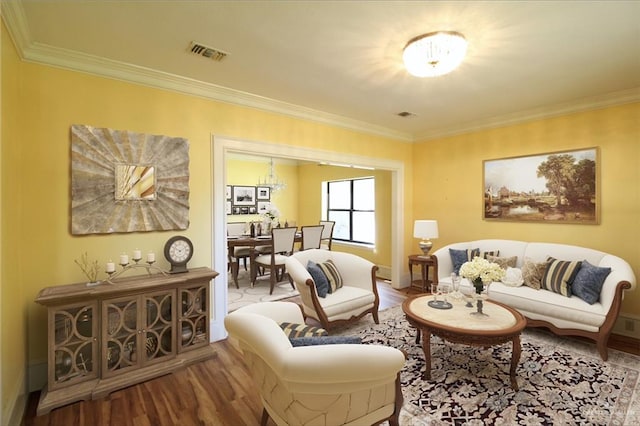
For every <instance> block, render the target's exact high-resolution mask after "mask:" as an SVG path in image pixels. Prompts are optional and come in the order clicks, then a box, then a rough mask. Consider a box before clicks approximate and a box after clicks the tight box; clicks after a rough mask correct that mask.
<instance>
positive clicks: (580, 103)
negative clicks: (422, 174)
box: [414, 87, 640, 142]
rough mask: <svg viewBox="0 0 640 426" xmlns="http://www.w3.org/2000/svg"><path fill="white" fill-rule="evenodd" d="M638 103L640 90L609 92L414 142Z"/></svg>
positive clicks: (443, 130)
mask: <svg viewBox="0 0 640 426" xmlns="http://www.w3.org/2000/svg"><path fill="white" fill-rule="evenodd" d="M634 102H640V87H635V88H632V89H628V90H621V91H618V92H612V93H607V94H604V95H597V96H591V97H587V98H580V99H576V100H574V101H570V102H564V103H560V104H556V105H545V106H543V107H539V108H534V109H530V110H526V111H519V112H514V113H512V114H506V115H501V116H496V117H491V118H488V119H482V120H476V121H471V122H468V123H466V124H465V125H462V126H460V125H456V126H450V127H443V128H440V129H434V130H433V131H429V132H423V133H420V134H417V135H415V138H414V141H415V142H426V141H429V140H432V139H438V138H443V137H449V136H455V135H461V134H464V133H471V132H477V131H480V130H488V129H494V128H497V127H506V126H512V125H515V124H520V123H525V122H529V121H537V120H543V119H546V118H552V117H559V116H562V115H569V114H574V113H578V112H584V111H590V110H595V109H602V108H607V107H611V106H615V105H623V104H629V103H634Z"/></svg>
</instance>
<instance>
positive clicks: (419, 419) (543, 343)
mask: <svg viewBox="0 0 640 426" xmlns="http://www.w3.org/2000/svg"><path fill="white" fill-rule="evenodd" d="M379 318H380V324H379V325H376V324H375V323H374V322H373V318H372V317H371V315H367V316H366V317H364V318H363V319H362V320H360V321H358V322H357V323H355V324H351V325H347V326H343V327H339V328H337V329H335V330H333V332H332V334H339V335H348V334H360V335H362V336H363V342H365V343H367V340H368V339H367V334H371V335H374V336H375V335H376V333H377V334H382V336H384V333H381V330H384V329H386V328H391V327H392V326H390V325H388V323H389V322H402V323H403V324H402V326H403V327H405V326H406V327H407V328H408V329H410V330H411V331H413V330H415V329H413V328H412V327H411V326H409V325H408V323H406V320H404V313H403V312H402V307H401V306H394V307H391V308H389V309H386V310H384V311H380V312H379ZM404 334H406V333H404ZM396 337H397V340H396ZM521 337H522V338H521V341H522V355H521V358H520V363H519V364H518V370H517V377H518V383H519V384H520V390H519V391H513V390H512V389H511V387H510V386H509V382H508V363H507V364H506V365H504V366H503V369H504V370H505V371H504V374H503V377H502V379H504V380H503V383H504V386H500V385H498V386H497V387H496V388H495V389H491V390H490V391H485V392H483V393H481V394H482V395H483V396H484V397H485V400H483V401H482V402H478V401H476V402H475V404H476V405H479V404H480V403H487V402H491V403H494V404H500V403H504V401H505V400H507V399H509V398H513V401H515V403H512V404H511V405H510V406H508V407H504V410H503V411H502V412H501V413H500V416H499V417H497V418H485V419H484V420H483V419H482V418H478V417H473V416H470V415H468V413H461V412H460V410H459V407H458V411H456V413H455V414H456V415H453V414H452V412H447V413H445V411H446V410H445V408H442V409H441V410H439V409H431V410H428V409H427V411H425V409H423V408H420V407H419V406H417V405H415V404H414V403H412V402H411V401H410V398H408V396H407V392H408V389H410V388H411V386H413V383H408V382H409V381H414V382H415V381H418V380H422V379H421V378H420V379H416V377H414V376H415V374H416V372H415V371H413V372H412V371H409V370H411V369H414V370H415V369H416V368H419V369H420V370H419V371H422V370H423V368H424V355H423V354H422V349H421V347H420V346H419V345H415V332H412V333H411V334H410V335H409V336H406V335H405V336H393V338H392V339H387V338H386V337H384V338H385V339H387V340H386V342H384V343H386V344H389V341H390V340H392V341H391V346H395V347H398V346H403V345H406V344H407V343H411V344H410V345H409V346H408V347H406V348H404V349H405V350H408V352H409V354H410V357H409V359H408V360H407V364H406V365H405V368H404V369H403V372H402V382H403V393H404V396H405V403H404V406H403V409H402V412H401V415H400V424H401V425H403V426H404V425H411V426H422V425H445V424H456V425H469V426H475V425H485V424H500V425H510V424H523V425H528V424H532V425H546V424H593V425H600V424H602V425H621V426H626V425H637V424H640V395H639V392H638V387H639V382H638V381H639V379H640V357H639V356H636V355H632V354H629V353H626V352H621V351H617V350H614V349H609V359H608V360H607V361H606V362H605V361H602V360H601V359H600V356H599V354H598V352H597V350H596V347H595V345H594V344H592V343H589V342H587V341H582V340H578V339H574V338H569V337H564V336H556V335H554V334H552V333H551V332H549V331H547V330H544V329H529V328H527V329H525V330H524V332H523V333H522V336H521ZM376 338H378V339H382V337H380V336H378V337H376ZM403 339H404V340H403ZM432 339H435V340H433V342H432V345H433V346H432V355H433V357H434V358H433V359H434V370H433V379H432V380H431V381H429V382H428V383H429V385H428V386H427V388H429V387H432V388H433V389H431V390H430V391H429V392H430V393H429V398H428V401H427V404H426V405H429V404H431V403H432V401H433V400H434V398H435V399H437V398H439V397H443V398H449V399H450V398H451V395H449V394H448V389H449V388H450V387H452V386H456V385H460V389H463V390H464V389H467V388H473V383H471V384H464V383H463V384H460V383H456V382H455V381H454V382H445V383H438V382H437V380H438V379H443V378H446V376H447V374H450V375H452V376H454V377H455V378H458V379H460V380H461V381H464V376H465V375H466V376H468V375H469V371H468V370H467V369H464V368H461V369H459V370H460V371H459V372H457V375H456V374H451V372H449V371H446V373H447V374H445V375H444V376H442V375H441V376H438V375H437V371H436V368H435V363H436V356H437V352H438V350H440V349H436V348H435V347H436V346H438V345H439V347H447V346H452V347H454V348H455V349H447V350H451V351H452V352H453V355H451V356H452V357H455V356H464V353H461V354H459V353H457V352H459V351H462V352H464V350H470V351H471V350H473V351H478V350H482V349H481V348H477V347H476V348H470V347H467V346H465V345H455V344H452V343H444V342H443V341H442V340H441V339H439V338H437V337H432ZM370 343H382V342H373V341H371V342H370ZM502 346H505V345H502ZM507 346H508V345H507ZM496 348H497V349H496V350H498V351H499V350H500V348H501V347H500V346H497V347H496ZM510 351H511V348H510V347H509V348H508V352H509V353H510ZM487 352H488V351H487ZM555 353H559V354H560V356H557V357H558V358H559V361H563V362H566V361H565V360H566V359H570V360H571V361H575V362H576V363H577V364H579V365H580V368H581V370H580V371H579V372H577V373H576V374H578V373H579V374H581V375H584V376H581V378H583V383H591V382H590V381H588V380H587V377H588V376H589V371H590V370H591V371H593V370H597V369H606V370H612V371H613V372H620V373H621V375H624V381H623V382H622V384H621V385H620V390H619V392H618V396H617V399H615V401H610V400H604V401H602V400H598V401H593V403H592V405H591V406H589V407H578V406H576V407H573V409H574V410H577V411H578V412H579V413H580V414H581V415H582V416H584V417H585V418H586V419H588V420H587V421H586V422H582V423H576V422H575V421H574V419H573V418H572V417H571V415H570V414H563V412H562V411H561V407H562V406H561V405H558V407H559V408H558V414H557V415H555V416H554V418H553V421H552V422H551V423H549V422H546V421H544V419H541V418H539V417H536V416H529V417H527V416H526V415H522V414H518V404H520V403H522V404H526V403H527V401H526V399H527V398H528V393H529V392H531V390H530V389H527V385H528V384H529V382H524V380H525V379H526V380H530V381H531V382H532V383H533V382H534V381H535V380H536V377H537V376H536V375H535V374H534V373H533V372H532V371H530V370H529V369H530V368H534V367H535V356H538V357H539V356H553V355H554V354H555ZM476 355H477V354H476ZM530 357H531V358H532V361H531V363H530V364H531V365H528V364H527V363H528V361H529V358H530ZM479 358H481V357H479ZM467 359H468V358H467ZM447 362H449V361H447ZM480 362H482V360H480V361H479V363H480ZM545 362H546V359H545ZM550 365H553V364H552V363H551V361H550ZM417 366H419V367H417ZM589 366H592V367H589ZM549 368H552V367H549ZM538 374H539V373H538ZM525 376H526V377H525ZM614 378H615V377H614ZM449 380H451V379H449ZM595 380H596V378H592V381H595ZM462 385H464V387H463V386H462ZM594 386H595V385H594ZM602 386H605V387H606V386H611V387H613V385H612V384H603V385H602ZM413 387H415V386H413ZM578 389H579V386H576V389H575V390H574V391H575V392H578V391H579V390H578ZM491 391H495V394H492V393H491ZM605 391H606V389H605V390H603V391H602V393H604V392H605ZM434 393H435V394H436V395H433V394H434ZM558 393H560V392H559V391H558V392H555V389H552V390H551V391H548V392H547V393H545V394H544V397H546V398H557V395H556V394H558ZM456 396H457V399H459V400H463V399H464V398H462V397H461V396H459V395H456ZM518 398H520V399H518ZM471 402H472V403H474V402H473V401H471ZM561 403H564V401H558V404H561ZM612 403H613V404H612ZM448 405H449V404H448V403H444V402H443V403H442V406H443V407H445V406H448ZM565 408H567V407H565ZM585 408H586V409H585Z"/></svg>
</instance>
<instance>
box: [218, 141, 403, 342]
mask: <svg viewBox="0 0 640 426" xmlns="http://www.w3.org/2000/svg"><path fill="white" fill-rule="evenodd" d="M211 144H212V145H213V147H212V150H211V151H212V170H213V176H212V179H213V185H212V190H213V194H214V196H213V198H212V206H211V209H212V218H213V237H212V240H213V250H212V259H211V264H212V265H213V269H214V270H216V271H218V272H220V275H219V276H218V278H217V279H216V281H217V283H216V284H215V285H214V286H213V291H212V292H211V293H212V297H213V300H212V306H213V307H214V309H213V313H214V315H213V316H212V320H211V341H215V340H220V339H223V338H225V337H226V336H227V333H226V330H225V329H224V317H225V316H226V314H227V286H228V282H229V281H228V275H227V255H226V253H227V248H226V242H225V238H224V236H225V234H226V232H225V225H226V214H225V209H224V203H225V196H224V194H225V186H226V185H227V182H226V176H227V173H226V157H227V155H228V154H229V153H231V152H240V153H246V154H253V155H255V154H256V153H258V152H259V153H261V154H263V155H265V156H269V157H271V156H273V157H281V158H289V159H299V160H307V161H314V162H318V161H333V162H340V163H348V164H352V165H356V166H365V167H373V168H375V169H379V170H387V171H390V172H391V200H390V202H391V228H392V229H391V235H392V236H393V238H391V282H392V283H393V285H394V286H398V288H400V286H401V285H402V282H401V274H400V272H401V269H402V267H401V265H402V264H403V259H404V258H405V255H404V253H403V251H402V247H404V216H405V212H404V164H403V163H401V162H399V161H395V160H388V159H384V158H373V157H364V156H359V155H352V154H345V153H340V152H334V151H326V150H319V149H310V148H301V147H296V146H291V145H283V144H272V143H266V142H252V141H245V140H239V139H233V138H228V137H224V136H216V135H212V137H211Z"/></svg>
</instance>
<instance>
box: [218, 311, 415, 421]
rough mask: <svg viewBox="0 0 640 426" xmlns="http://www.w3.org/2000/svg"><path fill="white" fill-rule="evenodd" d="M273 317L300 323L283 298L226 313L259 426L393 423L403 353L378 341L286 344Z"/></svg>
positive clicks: (397, 409) (399, 401)
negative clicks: (257, 406) (254, 394)
mask: <svg viewBox="0 0 640 426" xmlns="http://www.w3.org/2000/svg"><path fill="white" fill-rule="evenodd" d="M280 322H292V323H302V322H303V316H302V313H301V312H300V308H299V307H298V305H296V304H295V303H290V302H264V303H258V304H254V305H248V306H245V307H242V308H240V309H238V310H236V311H234V312H232V313H230V314H229V315H228V316H227V317H226V318H225V327H226V329H227V331H228V332H229V339H230V341H231V343H232V344H233V345H234V346H235V347H236V348H238V349H239V350H240V351H241V352H242V353H243V355H244V360H245V362H246V364H247V366H248V368H249V370H250V371H251V373H252V375H253V380H254V382H255V384H256V385H257V386H258V388H259V389H258V391H259V392H260V396H261V399H262V403H263V405H264V410H263V413H262V421H261V424H262V425H266V423H267V421H268V419H269V417H271V419H272V420H273V421H274V422H275V423H276V424H277V425H296V426H297V425H326V426H333V425H372V424H378V423H380V422H383V421H385V420H389V423H390V424H391V425H398V416H399V414H400V409H401V407H402V401H403V398H402V390H401V388H400V370H401V369H402V367H403V366H404V363H405V358H404V355H403V353H402V352H400V351H399V350H397V349H394V348H391V347H387V346H382V345H360V344H335V345H322V346H300V347H293V346H292V345H291V342H290V341H289V339H288V338H287V336H286V335H285V333H284V331H283V330H282V328H281V327H280V326H279V325H278V324H279V323H280Z"/></svg>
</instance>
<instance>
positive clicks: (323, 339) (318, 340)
mask: <svg viewBox="0 0 640 426" xmlns="http://www.w3.org/2000/svg"><path fill="white" fill-rule="evenodd" d="M289 341H290V342H291V346H294V347H296V346H315V345H359V344H360V343H362V338H360V337H359V336H320V337H295V338H292V339H289Z"/></svg>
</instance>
